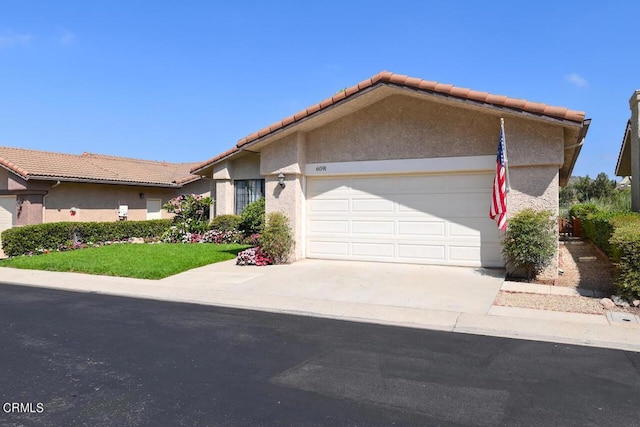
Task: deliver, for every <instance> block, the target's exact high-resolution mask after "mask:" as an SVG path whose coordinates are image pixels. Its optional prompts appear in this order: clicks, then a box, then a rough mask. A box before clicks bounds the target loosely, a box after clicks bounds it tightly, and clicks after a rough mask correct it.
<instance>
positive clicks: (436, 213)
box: [306, 173, 503, 266]
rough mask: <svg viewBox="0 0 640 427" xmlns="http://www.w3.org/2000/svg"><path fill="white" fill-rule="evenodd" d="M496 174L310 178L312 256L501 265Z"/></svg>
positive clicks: (308, 251)
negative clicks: (492, 211)
mask: <svg viewBox="0 0 640 427" xmlns="http://www.w3.org/2000/svg"><path fill="white" fill-rule="evenodd" d="M492 179H493V177H492V174H491V173H480V174H440V175H411V176H401V175H400V176H399V175H395V176H391V175H384V176H383V175H380V176H367V177H362V176H341V177H337V176H336V177H322V178H316V177H309V178H308V181H307V195H308V197H307V216H308V218H307V231H306V243H307V245H306V248H307V249H306V256H307V257H310V258H314V257H315V258H331V259H353V260H372V261H385V262H407V263H423V264H445V265H465V266H502V265H503V261H502V256H501V254H500V250H501V245H500V241H499V234H498V230H497V227H496V226H495V223H494V222H493V221H491V220H490V219H489V215H488V211H489V203H490V200H491V184H492ZM325 190H326V191H325ZM323 221H324V222H323Z"/></svg>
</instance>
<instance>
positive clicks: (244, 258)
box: [236, 247, 273, 266]
mask: <svg viewBox="0 0 640 427" xmlns="http://www.w3.org/2000/svg"><path fill="white" fill-rule="evenodd" d="M269 264H273V259H271V257H270V256H269V255H267V254H266V253H264V252H263V251H262V250H261V249H260V248H259V247H255V248H249V249H246V250H244V251H242V252H240V253H238V258H237V259H236V265H258V266H262V265H269Z"/></svg>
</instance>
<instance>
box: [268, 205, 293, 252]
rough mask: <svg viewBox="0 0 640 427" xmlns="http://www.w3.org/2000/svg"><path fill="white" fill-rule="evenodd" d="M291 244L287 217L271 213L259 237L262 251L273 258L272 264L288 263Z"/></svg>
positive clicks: (291, 239) (291, 238)
mask: <svg viewBox="0 0 640 427" xmlns="http://www.w3.org/2000/svg"><path fill="white" fill-rule="evenodd" d="M293 243H294V241H293V237H292V236H291V229H290V228H289V220H288V219H287V217H286V216H285V215H284V214H283V213H281V212H271V213H270V214H269V215H268V216H267V223H266V225H265V227H264V232H263V233H262V235H261V236H260V247H261V248H262V250H263V251H264V252H265V253H267V254H269V256H270V257H271V258H273V263H274V264H282V263H285V262H287V261H288V259H289V253H290V252H291V247H292V246H293Z"/></svg>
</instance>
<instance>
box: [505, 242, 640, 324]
mask: <svg viewBox="0 0 640 427" xmlns="http://www.w3.org/2000/svg"><path fill="white" fill-rule="evenodd" d="M559 266H560V269H562V270H563V273H562V274H561V275H560V276H559V277H558V280H556V282H555V286H562V287H572V288H576V289H578V288H581V289H589V290H594V291H600V292H604V293H605V295H607V296H610V295H611V294H613V279H614V273H615V269H614V266H613V265H612V263H611V261H609V259H608V258H607V257H606V256H605V255H604V254H603V253H601V252H600V251H599V250H598V249H596V248H595V247H594V246H593V245H592V244H591V243H590V242H586V241H583V240H580V239H578V238H568V239H566V240H564V241H561V242H560V248H559ZM534 283H535V282H534ZM495 304H496V305H502V306H508V307H523V308H534V309H539V310H553V311H565V312H573V313H586V314H604V313H605V310H604V308H603V307H602V305H601V304H600V298H594V297H583V296H561V295H541V294H531V293H524V292H506V291H500V292H499V293H498V296H497V297H496V301H495ZM614 311H624V312H629V313H633V314H637V315H640V308H638V307H630V308H622V307H616V308H615V309H614Z"/></svg>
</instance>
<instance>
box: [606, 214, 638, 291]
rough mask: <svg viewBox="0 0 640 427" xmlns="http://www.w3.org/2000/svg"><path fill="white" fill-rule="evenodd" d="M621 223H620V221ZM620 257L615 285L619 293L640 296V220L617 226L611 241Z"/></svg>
mask: <svg viewBox="0 0 640 427" xmlns="http://www.w3.org/2000/svg"><path fill="white" fill-rule="evenodd" d="M618 224H620V223H618ZM610 243H611V245H612V246H613V247H615V252H616V253H617V255H618V257H619V261H620V264H619V270H618V275H617V277H616V280H615V283H614V285H615V287H616V290H617V292H618V294H619V295H621V296H623V297H626V298H629V299H638V298H640V221H638V220H637V217H636V220H635V221H633V220H632V221H627V222H626V224H624V225H621V224H620V225H619V226H616V227H615V230H614V232H613V236H612V237H611V241H610Z"/></svg>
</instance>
